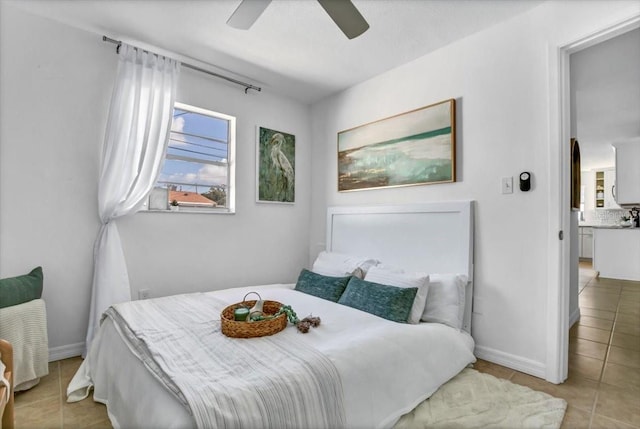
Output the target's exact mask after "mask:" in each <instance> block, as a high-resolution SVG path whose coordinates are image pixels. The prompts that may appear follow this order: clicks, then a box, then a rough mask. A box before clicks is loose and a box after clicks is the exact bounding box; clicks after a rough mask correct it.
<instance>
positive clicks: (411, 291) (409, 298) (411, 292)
mask: <svg viewBox="0 0 640 429" xmlns="http://www.w3.org/2000/svg"><path fill="white" fill-rule="evenodd" d="M417 293H418V288H417V287H408V288H402V287H395V286H388V285H383V284H379V283H373V282H368V281H365V280H360V279H359V278H357V277H351V280H349V284H348V285H347V288H346V289H345V291H344V293H343V294H342V297H341V298H340V300H339V301H338V304H344V305H348V306H349V307H353V308H357V309H358V310H362V311H366V312H367V313H371V314H375V315H376V316H380V317H382V318H384V319H387V320H391V321H393V322H400V323H407V320H408V319H409V314H410V313H411V307H413V300H414V299H415V297H416V294H417Z"/></svg>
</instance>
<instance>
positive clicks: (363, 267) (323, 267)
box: [311, 250, 379, 278]
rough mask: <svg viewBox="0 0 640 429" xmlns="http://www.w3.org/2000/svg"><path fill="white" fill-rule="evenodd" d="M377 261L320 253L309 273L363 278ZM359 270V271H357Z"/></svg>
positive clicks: (340, 254) (342, 254)
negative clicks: (359, 273)
mask: <svg viewBox="0 0 640 429" xmlns="http://www.w3.org/2000/svg"><path fill="white" fill-rule="evenodd" d="M378 263H379V261H378V260H377V259H373V258H365V257H360V256H353V255H345V254H344V253H336V252H326V251H324V250H323V251H322V252H320V254H319V255H318V257H317V258H316V260H315V262H314V263H313V267H312V268H311V271H313V272H314V273H317V274H322V275H323V276H333V277H343V276H350V275H358V273H357V271H361V272H362V273H361V275H359V276H358V277H360V278H363V277H364V276H365V274H366V273H367V270H368V269H369V268H371V267H372V266H374V265H376V264H378ZM358 269H359V270H358Z"/></svg>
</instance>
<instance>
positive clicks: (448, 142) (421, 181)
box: [338, 99, 456, 192]
mask: <svg viewBox="0 0 640 429" xmlns="http://www.w3.org/2000/svg"><path fill="white" fill-rule="evenodd" d="M455 181H456V123H455V99H449V100H444V101H441V102H438V103H435V104H431V105H428V106H425V107H421V108H419V109H415V110H411V111H408V112H405V113H400V114H398V115H395V116H391V117H388V118H384V119H380V120H377V121H374V122H370V123H367V124H364V125H360V126H358V127H355V128H350V129H348V130H344V131H340V132H339V133H338V191H339V192H347V191H357V190H368V189H379V188H390V187H398V186H413V185H428V184H436V183H448V182H455Z"/></svg>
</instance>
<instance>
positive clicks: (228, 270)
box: [0, 2, 310, 358]
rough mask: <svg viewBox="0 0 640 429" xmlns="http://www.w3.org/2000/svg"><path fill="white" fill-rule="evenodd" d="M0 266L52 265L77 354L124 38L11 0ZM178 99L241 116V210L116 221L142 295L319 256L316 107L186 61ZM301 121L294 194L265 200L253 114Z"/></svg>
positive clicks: (0, 41)
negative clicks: (259, 190) (38, 13)
mask: <svg viewBox="0 0 640 429" xmlns="http://www.w3.org/2000/svg"><path fill="white" fill-rule="evenodd" d="M0 15H1V21H0V55H1V58H0V62H1V64H0V94H1V102H0V123H1V127H0V276H1V277H8V276H14V275H19V274H23V273H25V272H28V271H29V270H30V269H32V268H33V267H35V266H37V265H42V267H43V269H44V275H45V285H44V293H43V298H44V299H45V301H46V304H47V312H48V323H49V345H50V347H51V348H52V352H53V353H52V357H54V358H61V357H66V356H73V355H76V354H79V351H81V348H82V345H83V342H84V338H85V334H86V323H87V319H88V312H89V295H90V288H91V279H92V273H93V259H92V252H93V242H94V239H95V237H96V234H97V232H98V228H99V220H98V214H97V197H96V192H97V180H98V169H99V158H100V153H101V147H102V141H103V136H104V129H105V124H106V116H107V112H108V107H109V101H110V96H111V90H112V88H113V81H114V77H115V71H116V64H117V56H116V54H115V47H114V45H111V44H107V43H103V42H102V41H101V38H100V35H97V34H90V33H87V32H84V31H80V30H77V29H73V28H70V27H68V26H66V25H63V24H59V23H56V22H53V21H50V20H47V19H43V18H40V17H35V16H32V15H29V14H27V13H24V12H22V11H20V10H18V9H16V8H15V7H14V6H11V5H8V4H6V3H5V2H2V3H0ZM177 98H178V100H179V101H182V102H185V103H188V104H193V105H197V106H200V107H204V108H208V109H212V110H215V111H219V112H223V113H227V114H231V115H234V116H236V117H237V159H236V161H237V177H236V183H237V192H236V196H237V200H236V214H235V215H211V214H185V213H178V214H157V213H141V214H138V215H135V216H134V217H132V218H129V219H125V220H122V221H119V223H118V225H119V229H120V232H121V235H122V240H123V245H124V251H125V255H126V257H127V263H128V266H129V269H130V273H129V275H130V279H131V285H132V295H133V297H134V298H135V297H137V291H138V290H139V289H143V288H144V289H150V292H151V295H152V296H160V295H168V294H175V293H181V292H190V291H196V290H198V291H200V290H212V289H220V288H224V287H231V286H242V285H249V284H256V283H269V282H293V281H295V279H296V277H297V275H298V273H299V270H300V268H301V267H302V266H304V265H305V264H306V262H307V260H308V252H307V250H308V234H307V230H308V225H309V206H310V175H309V174H308V171H309V168H310V120H309V108H308V107H307V106H304V105H301V104H300V103H297V102H294V101H290V100H288V99H285V98H281V97H278V96H275V95H273V94H269V93H268V92H267V91H265V92H263V93H261V94H259V95H257V94H252V95H245V94H244V92H243V89H242V88H241V87H238V86H231V85H228V84H226V83H222V81H220V80H216V79H213V78H210V77H207V76H205V75H202V74H199V73H197V72H194V71H191V70H186V69H185V70H183V74H182V76H181V83H180V86H179V88H178V93H177ZM257 124H259V125H262V126H266V127H270V128H274V129H278V130H282V131H286V132H289V133H292V134H295V135H296V204H295V205H268V204H256V203H255V126H256V125H257Z"/></svg>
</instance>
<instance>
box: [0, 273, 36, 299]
mask: <svg viewBox="0 0 640 429" xmlns="http://www.w3.org/2000/svg"><path fill="white" fill-rule="evenodd" d="M41 296H42V267H37V268H34V269H33V270H31V272H30V273H29V274H25V275H23V276H18V277H10V278H7V279H1V280H0V308H4V307H10V306H12V305H18V304H23V303H25V302H29V301H31V300H34V299H38V298H40V297H41Z"/></svg>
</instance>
